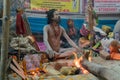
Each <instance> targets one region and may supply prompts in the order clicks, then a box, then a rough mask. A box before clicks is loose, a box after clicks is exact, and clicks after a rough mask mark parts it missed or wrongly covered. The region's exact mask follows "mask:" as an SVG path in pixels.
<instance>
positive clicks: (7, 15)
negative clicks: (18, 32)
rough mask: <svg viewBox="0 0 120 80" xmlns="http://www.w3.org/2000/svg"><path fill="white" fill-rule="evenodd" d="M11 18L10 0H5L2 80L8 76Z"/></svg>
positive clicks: (0, 72) (0, 68)
mask: <svg viewBox="0 0 120 80" xmlns="http://www.w3.org/2000/svg"><path fill="white" fill-rule="evenodd" d="M9 19H10V0H3V20H2V39H1V67H0V80H5V78H6V67H7V66H6V65H7V61H8V43H9Z"/></svg>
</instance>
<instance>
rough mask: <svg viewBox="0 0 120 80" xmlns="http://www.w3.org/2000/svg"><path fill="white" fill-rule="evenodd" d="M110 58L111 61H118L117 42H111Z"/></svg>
mask: <svg viewBox="0 0 120 80" xmlns="http://www.w3.org/2000/svg"><path fill="white" fill-rule="evenodd" d="M109 48H110V58H111V59H113V60H120V50H119V49H120V43H119V42H118V41H117V40H113V41H112V42H111V43H110V46H109Z"/></svg>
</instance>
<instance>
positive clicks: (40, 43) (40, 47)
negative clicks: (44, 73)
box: [37, 42, 47, 51]
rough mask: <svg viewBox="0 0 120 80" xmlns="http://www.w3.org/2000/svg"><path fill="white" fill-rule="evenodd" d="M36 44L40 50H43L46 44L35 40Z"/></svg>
mask: <svg viewBox="0 0 120 80" xmlns="http://www.w3.org/2000/svg"><path fill="white" fill-rule="evenodd" d="M37 44H38V46H39V49H40V51H45V50H46V48H47V47H46V46H45V44H44V42H37Z"/></svg>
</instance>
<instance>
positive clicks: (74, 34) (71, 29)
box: [62, 19, 80, 48]
mask: <svg viewBox="0 0 120 80" xmlns="http://www.w3.org/2000/svg"><path fill="white" fill-rule="evenodd" d="M67 27H68V28H67V30H66V32H67V34H68V36H69V37H70V39H72V40H73V41H74V42H75V43H76V44H78V40H79V38H80V35H79V34H80V33H79V30H78V29H77V28H76V27H75V25H74V21H73V20H72V19H68V20H67ZM62 43H63V44H62V45H63V47H65V48H66V47H70V44H69V43H68V42H67V40H66V39H64V38H62Z"/></svg>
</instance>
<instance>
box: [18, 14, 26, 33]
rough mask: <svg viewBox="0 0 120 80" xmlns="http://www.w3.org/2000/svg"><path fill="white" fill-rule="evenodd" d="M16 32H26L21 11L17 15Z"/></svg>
mask: <svg viewBox="0 0 120 80" xmlns="http://www.w3.org/2000/svg"><path fill="white" fill-rule="evenodd" d="M16 34H17V35H20V34H22V35H24V34H26V27H25V23H24V20H23V18H22V16H21V14H20V13H18V14H17V16H16Z"/></svg>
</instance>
